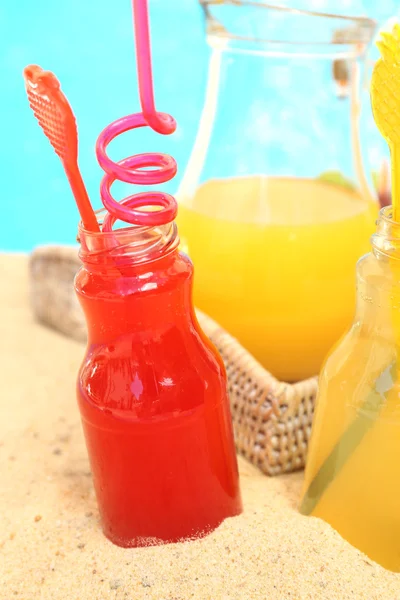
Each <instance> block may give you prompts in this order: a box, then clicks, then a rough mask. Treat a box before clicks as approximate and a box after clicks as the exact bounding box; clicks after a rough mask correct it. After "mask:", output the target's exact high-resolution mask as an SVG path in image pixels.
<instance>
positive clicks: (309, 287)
mask: <svg viewBox="0 0 400 600" xmlns="http://www.w3.org/2000/svg"><path fill="white" fill-rule="evenodd" d="M376 216H377V206H376V205H375V204H374V203H373V202H371V201H370V200H366V199H365V198H363V197H362V196H360V194H359V193H358V192H357V191H355V190H354V189H352V188H351V187H350V186H348V185H345V184H340V183H331V182H327V181H323V180H318V179H294V178H284V177H282V178H267V177H263V176H251V177H240V178H239V177H238V178H232V179H220V180H210V181H208V182H207V183H205V184H204V185H202V186H200V187H199V189H198V190H197V192H196V194H195V196H194V198H191V199H188V198H181V199H180V208H179V215H178V226H179V232H180V236H181V240H182V245H183V248H187V250H188V253H189V255H190V257H191V258H192V260H193V262H194V266H195V284H194V301H195V304H196V305H197V306H198V307H199V308H200V309H202V310H203V311H204V312H206V313H208V314H209V315H210V316H211V317H213V318H214V319H215V320H216V321H218V322H219V323H220V324H221V325H222V326H223V327H224V328H226V329H227V330H228V331H229V332H230V333H232V334H233V335H234V336H235V337H237V339H238V340H239V341H240V342H241V343H242V344H243V345H244V346H245V347H246V348H247V349H248V350H249V351H250V352H251V353H252V354H253V355H254V356H255V357H256V358H257V359H258V360H259V361H260V362H261V363H262V364H263V365H264V366H265V367H266V368H267V369H268V370H269V371H271V373H272V374H273V375H275V376H276V377H277V378H279V379H281V380H286V381H295V380H300V379H303V378H306V377H309V376H312V375H315V374H317V373H318V371H319V369H320V367H321V364H322V361H323V359H324V357H325V355H326V354H327V352H328V350H329V349H330V347H331V346H332V344H333V343H334V342H335V341H336V340H337V339H338V338H339V337H340V336H341V334H342V333H343V332H344V330H345V329H346V328H347V327H348V326H349V325H350V323H351V320H352V317H353V312H354V300H355V291H354V277H355V265H356V262H357V260H358V259H359V257H360V256H361V255H363V254H364V253H366V252H367V251H368V250H369V237H370V235H371V234H372V233H373V230H374V223H375V219H376Z"/></svg>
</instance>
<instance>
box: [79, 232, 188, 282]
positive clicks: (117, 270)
mask: <svg viewBox="0 0 400 600" xmlns="http://www.w3.org/2000/svg"><path fill="white" fill-rule="evenodd" d="M78 240H79V242H80V244H81V246H80V251H79V257H80V259H81V261H82V263H83V266H84V268H85V269H86V271H88V272H91V273H101V275H102V276H110V277H118V276H121V275H128V274H130V273H131V274H133V273H135V272H137V273H140V271H141V270H143V268H144V266H145V265H147V264H148V263H149V262H154V261H162V259H164V258H166V257H168V256H169V255H170V254H172V253H173V252H174V251H175V250H176V249H177V248H178V245H179V237H178V230H177V227H176V224H175V223H167V224H166V225H162V226H158V227H139V226H132V227H125V228H123V229H119V230H116V231H111V232H106V233H93V232H90V231H87V230H85V229H84V228H83V226H82V225H80V226H79V234H78Z"/></svg>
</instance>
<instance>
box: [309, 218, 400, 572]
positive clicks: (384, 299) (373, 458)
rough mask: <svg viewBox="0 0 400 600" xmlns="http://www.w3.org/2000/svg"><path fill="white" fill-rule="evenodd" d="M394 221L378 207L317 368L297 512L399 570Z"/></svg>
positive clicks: (397, 242)
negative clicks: (353, 303)
mask: <svg viewBox="0 0 400 600" xmlns="http://www.w3.org/2000/svg"><path fill="white" fill-rule="evenodd" d="M399 350H400V224H399V223H395V222H394V221H393V219H392V207H390V206H389V207H386V208H384V209H382V210H381V212H380V218H379V220H378V226H377V232H376V234H374V235H373V236H372V252H371V253H369V254H367V255H366V256H364V257H363V258H362V259H361V260H360V261H359V263H358V265H357V308H356V314H355V319H354V322H353V325H352V327H351V329H350V330H349V331H348V332H347V333H346V334H345V335H344V337H343V338H342V339H341V341H339V342H338V344H337V345H336V347H335V348H334V349H333V351H332V352H331V354H330V355H329V357H328V358H327V360H326V362H325V365H324V367H323V369H322V372H321V376H320V388H319V395H318V399H317V405H316V413H315V417H314V423H313V429H312V435H311V441H310V447H309V456H308V461H307V467H306V473H305V482H304V494H303V500H302V504H301V508H300V510H301V512H302V513H303V514H310V515H314V516H316V517H321V518H323V519H324V520H325V521H327V522H328V523H330V524H331V525H332V526H333V527H334V528H335V529H336V530H337V531H338V532H339V533H340V534H341V535H342V536H343V537H344V538H345V539H346V540H348V541H349V542H350V543H351V544H353V545H354V546H356V547H357V548H359V549H360V550H361V551H362V552H364V553H365V554H367V555H368V556H369V557H370V558H372V559H373V560H375V561H377V562H378V563H380V564H381V565H382V566H384V567H386V568H387V569H391V570H393V571H400V508H399V498H400V477H399V474H398V461H399V458H400V377H399V376H400V372H399V367H400V356H399Z"/></svg>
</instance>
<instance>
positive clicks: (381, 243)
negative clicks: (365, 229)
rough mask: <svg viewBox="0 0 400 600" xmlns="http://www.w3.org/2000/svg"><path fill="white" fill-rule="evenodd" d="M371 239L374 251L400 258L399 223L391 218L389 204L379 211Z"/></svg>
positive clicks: (391, 213)
mask: <svg viewBox="0 0 400 600" xmlns="http://www.w3.org/2000/svg"><path fill="white" fill-rule="evenodd" d="M371 241H372V247H373V250H374V251H375V253H377V254H381V255H385V256H387V257H389V258H392V259H397V260H399V259H400V223H399V222H397V221H394V220H393V207H392V206H391V205H389V206H385V207H384V208H382V209H381V210H380V211H379V217H378V220H377V229H376V233H374V234H373V236H372V238H371Z"/></svg>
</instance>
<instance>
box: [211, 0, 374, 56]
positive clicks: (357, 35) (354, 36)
mask: <svg viewBox="0 0 400 600" xmlns="http://www.w3.org/2000/svg"><path fill="white" fill-rule="evenodd" d="M199 2H200V5H201V7H202V9H203V12H204V15H205V20H206V24H207V35H208V38H209V41H212V38H217V39H219V40H220V41H221V40H225V41H236V42H238V41H241V42H248V43H261V44H277V45H279V44H289V45H297V46H301V45H304V46H314V47H315V46H317V47H318V46H319V47H321V46H339V47H340V46H344V45H352V44H365V45H366V44H368V43H369V42H370V41H371V39H372V37H373V34H374V32H375V30H376V27H377V22H376V21H375V20H374V19H371V18H370V17H366V16H361V15H360V16H355V15H354V16H352V15H341V14H334V13H328V12H326V13H325V12H320V11H314V10H306V9H297V8H293V7H289V6H283V5H275V4H269V3H266V2H256V1H255V0H222V1H221V0H199ZM223 6H225V7H231V8H232V7H235V8H250V9H259V10H265V11H270V13H271V14H272V13H275V14H281V15H282V16H284V17H285V18H286V19H287V18H288V16H290V17H291V18H292V19H297V21H299V19H303V20H304V19H308V20H310V19H312V20H313V22H314V21H315V20H318V19H319V20H321V21H322V20H323V21H324V22H330V23H331V24H332V27H331V29H330V32H331V33H332V35H331V37H330V39H321V40H311V41H310V36H309V35H308V36H307V37H304V39H293V40H292V39H290V36H288V39H273V38H272V37H270V36H268V37H264V36H262V37H260V36H254V37H251V36H246V35H240V34H239V33H234V32H232V31H230V30H229V28H227V27H226V26H225V25H224V24H223V23H222V22H221V20H220V19H218V18H217V17H216V16H215V15H214V14H213V12H212V10H213V9H214V10H215V9H217V10H221V7H223ZM258 14H260V13H258ZM335 24H337V25H338V27H337V28H336V27H335ZM346 25H353V27H349V26H348V27H346ZM296 29H297V28H296ZM315 31H316V29H315V27H314V28H313V32H315Z"/></svg>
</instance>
